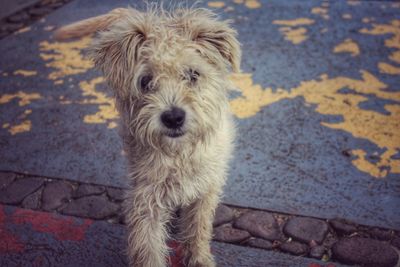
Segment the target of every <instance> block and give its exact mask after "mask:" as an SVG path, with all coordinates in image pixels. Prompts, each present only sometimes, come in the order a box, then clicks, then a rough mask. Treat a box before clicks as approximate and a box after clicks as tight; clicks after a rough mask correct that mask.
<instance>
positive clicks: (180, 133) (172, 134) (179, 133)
mask: <svg viewBox="0 0 400 267" xmlns="http://www.w3.org/2000/svg"><path fill="white" fill-rule="evenodd" d="M184 134H185V132H184V131H183V130H180V129H179V130H175V131H168V132H166V133H165V135H166V136H168V137H171V138H178V137H181V136H183V135H184Z"/></svg>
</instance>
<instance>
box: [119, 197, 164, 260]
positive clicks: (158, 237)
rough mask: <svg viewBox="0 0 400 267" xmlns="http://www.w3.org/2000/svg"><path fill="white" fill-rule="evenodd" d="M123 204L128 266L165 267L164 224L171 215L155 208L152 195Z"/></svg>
mask: <svg viewBox="0 0 400 267" xmlns="http://www.w3.org/2000/svg"><path fill="white" fill-rule="evenodd" d="M130 199H131V200H130ZM126 201H127V202H126V214H125V216H126V221H127V226H128V234H129V235H128V256H129V261H130V266H135V267H139V266H140V267H164V266H166V265H167V256H168V246H167V244H166V240H167V231H166V221H168V220H169V217H170V214H169V213H168V211H167V210H166V209H165V208H163V207H160V206H159V205H157V202H156V201H155V200H153V199H152V197H151V195H146V196H144V195H141V196H135V197H131V198H129V197H128V199H127V200H126Z"/></svg>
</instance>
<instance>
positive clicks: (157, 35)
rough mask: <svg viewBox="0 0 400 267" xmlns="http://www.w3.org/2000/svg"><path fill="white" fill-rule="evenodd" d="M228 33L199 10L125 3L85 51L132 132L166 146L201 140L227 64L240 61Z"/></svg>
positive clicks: (218, 103)
mask: <svg viewBox="0 0 400 267" xmlns="http://www.w3.org/2000/svg"><path fill="white" fill-rule="evenodd" d="M235 36H236V32H235V31H234V30H232V29H231V28H230V27H229V25H228V23H227V22H220V21H217V20H216V19H215V17H214V16H213V14H212V13H210V12H209V11H206V10H184V11H183V10H180V11H177V12H174V13H166V12H164V11H149V12H147V13H141V12H138V11H136V10H128V11H127V13H126V14H125V16H124V17H123V18H121V19H120V20H118V21H117V22H116V23H114V24H113V25H112V26H111V27H110V28H109V30H108V31H105V32H102V33H101V34H100V35H99V37H98V39H97V40H96V41H95V43H94V46H93V49H92V53H91V55H92V57H93V58H94V60H95V62H96V64H97V65H98V66H100V68H101V69H102V70H103V72H104V74H105V76H106V78H107V80H108V82H109V84H110V86H111V87H112V88H113V90H114V92H115V95H116V100H117V106H118V107H119V110H120V112H121V116H122V118H123V121H124V123H125V124H126V127H127V128H128V129H129V131H130V132H131V133H132V135H134V136H135V138H136V139H139V141H141V143H142V144H144V145H150V146H153V147H155V148H168V147H172V146H178V145H182V144H183V145H185V144H187V142H190V143H196V142H198V141H200V140H204V139H206V138H207V137H208V136H209V135H211V134H213V133H214V132H215V131H216V130H217V129H218V127H219V126H220V122H221V115H222V114H223V113H224V112H226V108H227V99H226V89H227V87H228V86H229V84H228V80H227V74H228V70H229V68H232V69H233V70H235V71H236V70H238V69H239V63H240V47H239V43H238V41H237V40H236V37H235Z"/></svg>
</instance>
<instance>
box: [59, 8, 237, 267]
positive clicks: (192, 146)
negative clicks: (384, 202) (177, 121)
mask: <svg viewBox="0 0 400 267" xmlns="http://www.w3.org/2000/svg"><path fill="white" fill-rule="evenodd" d="M96 31H99V33H98V36H97V37H96V38H95V40H94V42H93V44H92V47H91V48H90V51H91V52H90V55H91V57H92V58H93V59H94V62H95V63H96V65H97V66H98V67H100V69H101V70H102V71H103V72H104V75H105V77H106V79H107V81H108V83H109V85H110V87H111V88H112V89H113V92H114V94H115V99H116V106H117V109H118V111H119V113H120V116H121V119H122V120H121V124H122V125H121V128H122V131H121V133H122V138H123V142H124V149H125V151H126V153H127V157H128V161H129V179H130V181H131V189H130V190H129V193H128V195H127V200H126V205H125V207H126V221H127V224H128V229H129V239H128V254H129V256H130V260H131V264H132V265H134V266H149V267H150V266H151V267H159V266H166V264H167V261H166V259H167V255H168V247H167V245H166V241H167V239H168V238H169V236H168V231H167V223H168V222H169V221H170V220H171V219H172V218H173V216H174V212H175V211H176V209H178V208H179V209H180V217H179V219H178V229H179V234H178V238H179V239H178V240H180V241H181V243H182V247H183V251H184V252H183V253H184V264H185V265H186V266H215V262H214V259H213V257H212V255H211V252H210V244H209V243H210V239H211V235H212V222H213V217H214V212H215V208H216V207H217V204H218V201H219V196H220V194H221V191H222V187H223V185H224V183H225V180H226V173H227V168H228V161H229V159H230V157H231V155H232V147H233V139H234V132H235V131H234V126H233V122H232V118H231V114H230V109H229V104H228V100H227V90H228V88H229V87H230V86H231V84H230V82H229V80H228V74H229V72H230V69H232V70H233V71H238V70H239V64H240V45H239V43H238V41H237V39H236V31H235V30H233V29H232V28H231V27H230V25H229V22H228V21H218V20H217V18H216V16H215V15H214V14H213V13H212V12H211V11H209V10H206V9H194V8H189V9H178V10H176V11H172V12H168V11H165V10H163V9H161V8H150V9H149V10H148V11H147V12H139V11H137V10H134V9H131V8H128V9H123V8H122V9H116V10H113V11H112V12H110V13H108V14H105V15H102V16H98V17H94V18H90V19H87V20H84V21H81V22H77V23H75V24H72V25H69V26H66V27H63V28H61V29H59V30H58V31H57V32H56V37H57V38H58V39H65V38H70V37H78V36H83V35H86V34H89V33H93V32H96ZM149 75H151V76H149ZM143 77H146V78H144V79H145V81H143ZM150 78H151V81H149V80H150ZM172 106H175V107H178V108H180V109H182V110H184V111H185V112H186V119H185V123H184V125H183V126H182V128H180V129H178V130H171V129H168V128H167V127H165V126H164V125H163V123H162V122H161V119H160V116H161V114H162V113H163V112H165V111H167V110H169V109H171V107H172ZM174 134H175V135H181V136H179V137H175V138H174V137H171V136H174ZM182 134H183V135H182Z"/></svg>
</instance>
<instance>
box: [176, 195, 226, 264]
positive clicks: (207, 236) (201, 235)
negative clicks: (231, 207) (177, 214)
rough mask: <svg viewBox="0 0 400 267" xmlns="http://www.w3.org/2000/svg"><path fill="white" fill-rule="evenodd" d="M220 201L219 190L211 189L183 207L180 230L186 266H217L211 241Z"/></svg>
mask: <svg viewBox="0 0 400 267" xmlns="http://www.w3.org/2000/svg"><path fill="white" fill-rule="evenodd" d="M218 201H219V194H218V192H216V191H210V192H208V193H206V194H205V195H204V196H203V197H202V198H200V199H198V200H196V201H195V202H194V203H192V204H191V205H189V206H187V207H184V208H183V209H182V212H181V218H180V228H181V229H180V231H181V235H182V236H181V239H182V241H183V247H184V263H185V266H190V267H194V266H196V267H213V266H216V265H215V261H214V258H213V256H212V254H211V251H210V241H211V239H212V230H213V228H212V222H213V219H214V213H215V209H216V207H217V205H218Z"/></svg>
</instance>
